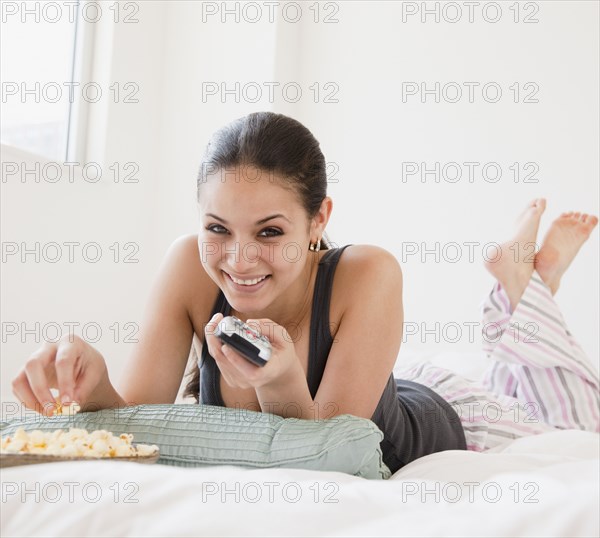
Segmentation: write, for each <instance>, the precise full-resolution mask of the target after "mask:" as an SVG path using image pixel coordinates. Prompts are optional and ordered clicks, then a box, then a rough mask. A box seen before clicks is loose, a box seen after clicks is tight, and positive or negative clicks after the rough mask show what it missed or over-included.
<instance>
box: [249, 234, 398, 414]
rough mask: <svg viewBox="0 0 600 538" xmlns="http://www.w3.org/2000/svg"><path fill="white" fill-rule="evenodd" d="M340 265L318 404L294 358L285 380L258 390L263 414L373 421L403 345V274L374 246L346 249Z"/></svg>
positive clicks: (389, 257)
mask: <svg viewBox="0 0 600 538" xmlns="http://www.w3.org/2000/svg"><path fill="white" fill-rule="evenodd" d="M342 259H343V263H342V260H340V263H339V264H338V266H337V269H336V275H335V280H334V290H333V292H334V293H333V296H334V297H336V300H341V301H343V304H342V309H341V310H342V315H341V320H340V325H339V328H338V330H337V332H336V334H335V336H334V342H333V344H332V347H331V350H330V352H329V357H328V359H327V364H326V367H325V371H324V373H323V378H322V380H321V383H320V385H319V389H318V391H317V394H316V395H315V398H314V400H313V398H312V397H311V395H310V391H309V388H308V383H307V380H306V377H305V375H304V371H303V369H302V367H301V366H300V362H299V360H298V359H297V358H296V360H295V361H292V362H293V366H292V367H291V368H289V370H288V371H287V372H286V375H285V376H281V377H278V378H277V379H276V380H275V381H273V382H270V383H267V384H264V385H261V386H259V387H257V389H256V394H257V396H258V399H259V401H260V404H261V409H262V411H264V412H269V413H275V414H277V415H280V416H283V417H290V416H293V417H296V418H303V419H327V418H332V417H334V416H337V415H342V414H346V413H348V414H351V415H355V416H358V417H364V418H371V417H372V416H373V413H374V412H375V409H376V408H377V404H378V403H379V400H380V399H381V395H382V393H383V390H384V388H385V385H386V383H387V381H388V380H389V377H390V374H391V372H392V370H393V368H394V363H395V361H396V358H397V356H398V351H399V349H400V343H401V340H402V328H403V309H402V271H401V269H400V265H399V264H398V261H397V260H396V258H395V257H394V256H393V255H392V254H390V253H389V252H387V251H386V250H384V249H382V248H379V247H375V246H372V245H356V246H355V247H353V248H352V249H347V250H346V251H345V253H344V257H343V258H342ZM338 290H339V291H338ZM338 297H339V299H338ZM285 341H286V339H281V338H278V339H277V342H278V344H279V345H280V346H281V347H282V349H283V348H289V346H285V345H284V343H285ZM287 341H288V342H289V338H288V339H287ZM282 352H283V351H282ZM287 352H288V353H289V352H291V351H290V350H289V349H288V350H287ZM240 360H243V359H240ZM240 367H243V365H241V366H240Z"/></svg>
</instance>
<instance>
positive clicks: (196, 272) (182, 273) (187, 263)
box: [163, 233, 219, 319]
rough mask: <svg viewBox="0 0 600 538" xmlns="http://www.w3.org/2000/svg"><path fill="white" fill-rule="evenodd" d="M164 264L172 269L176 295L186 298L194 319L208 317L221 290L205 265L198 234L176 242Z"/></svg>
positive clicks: (167, 254)
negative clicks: (205, 268)
mask: <svg viewBox="0 0 600 538" xmlns="http://www.w3.org/2000/svg"><path fill="white" fill-rule="evenodd" d="M163 263H165V264H167V265H169V266H171V268H172V270H171V271H170V273H171V275H172V277H173V278H172V281H171V283H170V284H171V286H173V291H174V292H177V293H178V295H180V296H181V297H182V298H185V300H186V303H187V304H186V306H187V308H188V313H189V314H190V316H191V317H192V318H194V317H195V316H194V314H196V315H197V314H201V315H202V316H203V317H206V315H208V313H209V311H210V309H211V308H212V306H213V303H214V301H215V300H216V298H217V295H218V293H219V287H218V286H217V285H216V284H215V283H214V281H213V280H212V279H211V278H210V276H209V275H208V273H207V272H206V271H205V270H204V267H203V266H202V263H201V260H200V249H199V248H198V234H197V233H196V234H185V235H181V236H179V237H178V238H177V239H175V240H174V241H173V242H172V243H171V245H170V246H169V248H168V250H167V253H166V254H165V260H164V262H163ZM209 317H210V316H209ZM207 319H208V318H207Z"/></svg>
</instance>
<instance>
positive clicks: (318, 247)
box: [308, 239, 321, 252]
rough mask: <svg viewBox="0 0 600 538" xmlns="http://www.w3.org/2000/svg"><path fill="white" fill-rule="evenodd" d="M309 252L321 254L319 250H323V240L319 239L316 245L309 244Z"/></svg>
mask: <svg viewBox="0 0 600 538" xmlns="http://www.w3.org/2000/svg"><path fill="white" fill-rule="evenodd" d="M308 250H311V251H312V252H319V250H321V240H320V239H317V242H316V243H309V244H308Z"/></svg>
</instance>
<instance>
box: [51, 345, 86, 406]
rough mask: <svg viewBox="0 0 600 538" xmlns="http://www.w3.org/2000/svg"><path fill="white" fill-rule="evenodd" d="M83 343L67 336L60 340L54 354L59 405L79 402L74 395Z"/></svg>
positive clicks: (77, 396)
mask: <svg viewBox="0 0 600 538" xmlns="http://www.w3.org/2000/svg"><path fill="white" fill-rule="evenodd" d="M84 347H85V343H84V341H83V340H81V338H79V337H78V336H69V337H66V338H65V339H62V338H61V339H60V341H59V344H58V350H57V352H56V361H55V368H56V379H57V381H58V392H59V394H60V395H59V398H60V401H61V403H70V402H72V401H76V402H79V401H81V400H79V399H78V398H79V395H75V390H76V389H75V384H76V380H77V376H78V374H79V368H80V363H81V356H82V354H83V351H84Z"/></svg>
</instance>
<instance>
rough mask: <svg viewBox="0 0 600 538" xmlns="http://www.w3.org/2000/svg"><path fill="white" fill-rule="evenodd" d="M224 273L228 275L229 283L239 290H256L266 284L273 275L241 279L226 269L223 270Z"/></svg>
mask: <svg viewBox="0 0 600 538" xmlns="http://www.w3.org/2000/svg"><path fill="white" fill-rule="evenodd" d="M223 273H224V274H225V275H226V276H227V280H228V281H229V283H230V284H231V286H232V287H233V289H235V290H237V291H256V290H258V289H260V288H262V287H263V286H264V284H265V282H266V281H267V279H268V278H269V277H270V276H271V275H263V276H260V277H256V278H252V279H243V280H241V279H238V278H235V277H232V276H231V275H230V274H229V273H226V272H225V271H223Z"/></svg>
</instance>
